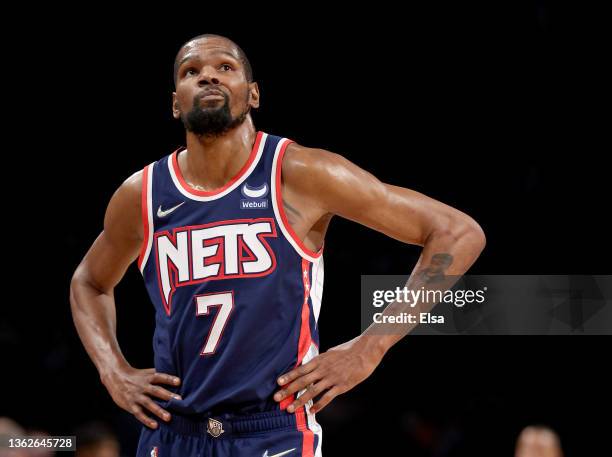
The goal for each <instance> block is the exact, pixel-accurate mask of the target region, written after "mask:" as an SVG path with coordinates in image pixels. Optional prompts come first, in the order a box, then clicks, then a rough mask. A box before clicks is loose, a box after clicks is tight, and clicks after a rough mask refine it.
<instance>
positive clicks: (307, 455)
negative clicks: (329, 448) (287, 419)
mask: <svg viewBox="0 0 612 457" xmlns="http://www.w3.org/2000/svg"><path fill="white" fill-rule="evenodd" d="M295 420H296V422H297V429H298V430H299V431H301V432H302V457H314V433H313V431H312V430H310V429H309V428H308V418H307V417H306V407H305V406H302V407H301V408H300V409H299V410H297V411H296V412H295Z"/></svg>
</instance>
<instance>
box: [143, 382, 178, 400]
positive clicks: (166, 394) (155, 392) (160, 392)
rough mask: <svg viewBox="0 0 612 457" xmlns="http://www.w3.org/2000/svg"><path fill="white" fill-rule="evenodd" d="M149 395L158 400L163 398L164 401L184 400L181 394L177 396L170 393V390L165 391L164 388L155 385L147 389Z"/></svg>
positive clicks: (150, 385)
mask: <svg viewBox="0 0 612 457" xmlns="http://www.w3.org/2000/svg"><path fill="white" fill-rule="evenodd" d="M145 392H147V393H148V394H149V395H151V396H153V397H157V398H161V399H162V400H170V399H171V398H174V399H175V400H182V399H183V398H182V397H181V396H180V395H179V394H175V393H173V392H170V391H169V390H166V389H164V388H163V387H159V386H156V385H153V384H149V386H148V387H147V388H146V389H145Z"/></svg>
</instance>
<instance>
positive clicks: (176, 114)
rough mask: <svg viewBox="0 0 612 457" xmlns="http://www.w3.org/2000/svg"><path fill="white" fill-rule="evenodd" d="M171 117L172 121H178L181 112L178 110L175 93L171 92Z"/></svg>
mask: <svg viewBox="0 0 612 457" xmlns="http://www.w3.org/2000/svg"><path fill="white" fill-rule="evenodd" d="M172 117H174V119H180V117H181V110H180V109H179V105H178V100H177V99H176V92H172Z"/></svg>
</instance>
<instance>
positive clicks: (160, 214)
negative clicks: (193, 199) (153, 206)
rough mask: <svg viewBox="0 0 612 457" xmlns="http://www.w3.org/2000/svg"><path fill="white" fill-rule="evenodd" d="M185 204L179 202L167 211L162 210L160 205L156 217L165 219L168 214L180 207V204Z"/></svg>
mask: <svg viewBox="0 0 612 457" xmlns="http://www.w3.org/2000/svg"><path fill="white" fill-rule="evenodd" d="M184 203H185V202H181V203H179V204H178V205H176V206H174V207H172V208H170V209H167V210H162V207H161V205H159V208H157V217H166V216H167V215H168V214H170V213H171V212H172V211H174V210H175V209H177V208H178V207H179V206H181V205H182V204H184Z"/></svg>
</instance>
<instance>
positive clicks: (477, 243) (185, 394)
mask: <svg viewBox="0 0 612 457" xmlns="http://www.w3.org/2000/svg"><path fill="white" fill-rule="evenodd" d="M175 87H176V89H175V90H176V91H175V92H174V93H173V103H172V111H173V115H174V117H175V118H176V119H180V120H181V121H182V122H183V124H184V126H185V130H186V148H182V149H179V150H177V151H175V152H173V153H171V154H169V155H168V156H166V157H164V158H162V159H160V160H157V161H155V162H153V163H151V164H150V165H148V166H147V167H145V168H144V169H143V170H141V171H139V172H137V173H135V174H134V175H132V176H131V177H129V178H128V179H127V180H126V181H125V182H124V183H123V184H122V185H121V186H120V187H119V189H118V190H117V191H116V193H115V194H114V195H113V197H112V198H111V200H110V203H109V205H108V209H107V212H106V215H105V220H104V230H103V232H102V233H101V234H100V236H99V237H98V238H97V239H96V241H95V242H94V243H93V245H92V247H91V248H90V250H89V252H88V253H87V254H86V255H85V257H84V259H83V261H82V262H81V264H80V265H79V267H78V268H77V270H76V272H75V273H74V277H73V280H72V284H71V305H72V312H73V317H74V321H75V325H76V327H77V329H78V332H79V335H80V337H81V339H82V341H83V344H84V346H85V348H86V349H87V351H88V353H89V355H90V356H91V358H92V360H93V362H94V363H95V365H96V367H97V369H98V371H99V373H100V377H101V380H102V382H103V384H104V385H105V386H106V388H107V389H108V391H109V393H110V395H111V396H112V398H113V400H114V401H115V402H116V403H117V405H119V406H120V407H121V408H124V409H125V410H127V411H129V412H130V413H132V414H133V415H134V416H135V417H136V418H137V419H138V420H140V421H141V422H142V423H143V424H144V425H145V427H143V430H142V433H141V437H140V442H139V448H138V455H139V456H147V457H148V456H163V457H165V456H170V455H172V456H194V457H195V456H212V455H214V456H229V455H232V456H237V455H241V456H242V455H244V456H264V457H274V456H282V455H288V456H289V457H294V456H313V455H317V456H318V455H321V454H320V452H321V451H320V450H321V428H320V427H319V425H318V424H317V422H316V420H315V412H317V411H320V410H321V409H322V408H323V407H324V406H325V405H327V404H328V403H329V402H330V401H331V400H332V399H333V398H334V397H335V396H337V395H339V394H341V393H343V392H346V391H348V390H349V389H351V388H352V387H354V386H355V385H356V384H358V383H360V382H361V381H363V380H364V379H365V378H367V377H368V376H369V375H370V374H371V373H372V371H373V370H374V369H375V367H376V366H377V365H378V364H379V362H380V360H381V358H382V357H383V355H384V354H385V352H386V351H387V350H388V349H389V347H391V346H392V345H393V344H394V343H395V342H396V341H397V340H399V339H400V338H401V336H398V335H384V336H383V335H369V334H363V335H361V336H360V337H357V338H355V339H354V340H352V341H350V342H348V343H345V344H343V345H341V346H339V347H335V348H333V349H331V350H329V351H327V352H325V353H323V354H321V355H318V347H319V341H318V331H317V318H318V316H319V309H320V305H321V294H322V286H323V256H322V253H323V244H324V238H325V232H326V230H327V227H328V225H329V222H330V220H331V218H332V216H333V215H335V214H337V215H339V216H342V217H345V218H348V219H351V220H353V221H356V222H358V223H361V224H363V225H366V226H368V227H371V228H373V229H375V230H378V231H380V232H383V233H385V234H387V235H388V236H391V237H393V238H396V239H398V240H400V241H403V242H405V243H411V244H418V245H421V246H423V252H422V256H421V258H420V259H419V261H418V264H417V265H416V267H415V271H416V272H418V273H420V274H426V273H427V272H428V271H430V269H431V272H432V273H433V274H434V276H436V275H437V276H439V275H440V274H441V270H444V272H445V273H446V274H448V275H460V274H463V273H464V272H465V271H466V270H467V269H468V268H469V267H470V266H471V265H472V263H473V262H474V261H475V260H476V258H477V257H478V255H479V254H480V252H481V250H482V249H483V247H484V243H485V240H484V235H483V232H482V230H481V229H480V227H479V226H478V224H476V222H474V220H473V219H471V218H470V217H468V216H467V215H465V214H463V213H461V212H459V211H457V210H455V209H453V208H451V207H449V206H447V205H444V204H442V203H440V202H438V201H435V200H432V199H430V198H428V197H426V196H424V195H422V194H419V193H417V192H414V191H412V190H408V189H404V188H401V187H396V186H392V185H387V184H384V183H382V182H380V181H379V180H378V179H376V178H375V177H374V176H372V175H371V174H370V173H368V172H366V171H364V170H362V169H360V168H359V167H357V166H355V165H354V164H352V163H351V162H349V161H348V160H346V159H345V158H343V157H341V156H339V155H337V154H333V153H331V152H328V151H325V150H321V149H312V148H308V147H304V146H301V145H299V144H296V143H294V142H292V141H290V140H288V139H286V138H282V137H279V136H275V135H271V134H267V133H264V132H261V131H256V129H255V127H254V124H253V120H252V118H251V114H250V111H251V109H254V108H258V107H259V103H260V98H259V89H258V86H257V83H255V82H253V75H252V71H251V66H250V64H249V61H248V60H247V58H246V56H245V54H244V52H243V51H242V50H241V49H240V48H239V47H238V46H237V45H236V44H235V43H233V42H232V41H230V40H229V39H227V38H224V37H220V36H216V35H203V36H199V37H196V38H194V39H192V40H190V41H189V42H187V43H186V44H185V45H183V47H182V48H181V49H180V50H179V52H178V54H177V56H176V61H175ZM432 258H435V259H436V260H435V265H434V266H433V267H430V264H431V263H432ZM136 259H137V263H138V267H139V269H140V271H141V273H142V275H143V278H144V282H145V285H146V288H147V291H148V293H149V295H150V297H151V300H152V302H153V304H154V306H155V310H156V328H155V335H154V338H153V345H154V352H155V368H154V369H153V368H150V369H137V368H134V367H132V366H131V365H130V364H129V363H128V361H127V360H126V359H125V358H124V357H123V355H122V353H121V350H120V348H119V345H118V343H117V339H116V332H115V326H116V320H115V302H114V297H113V289H114V287H115V286H116V284H117V283H118V282H119V281H120V280H121V278H122V277H123V275H124V273H125V271H126V269H127V268H128V266H129V265H130V264H131V263H132V262H133V261H134V260H136ZM315 397H316V398H317V399H318V401H317V402H316V403H314V404H313V401H312V400H313V399H315ZM160 419H161V421H159V420H160Z"/></svg>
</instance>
